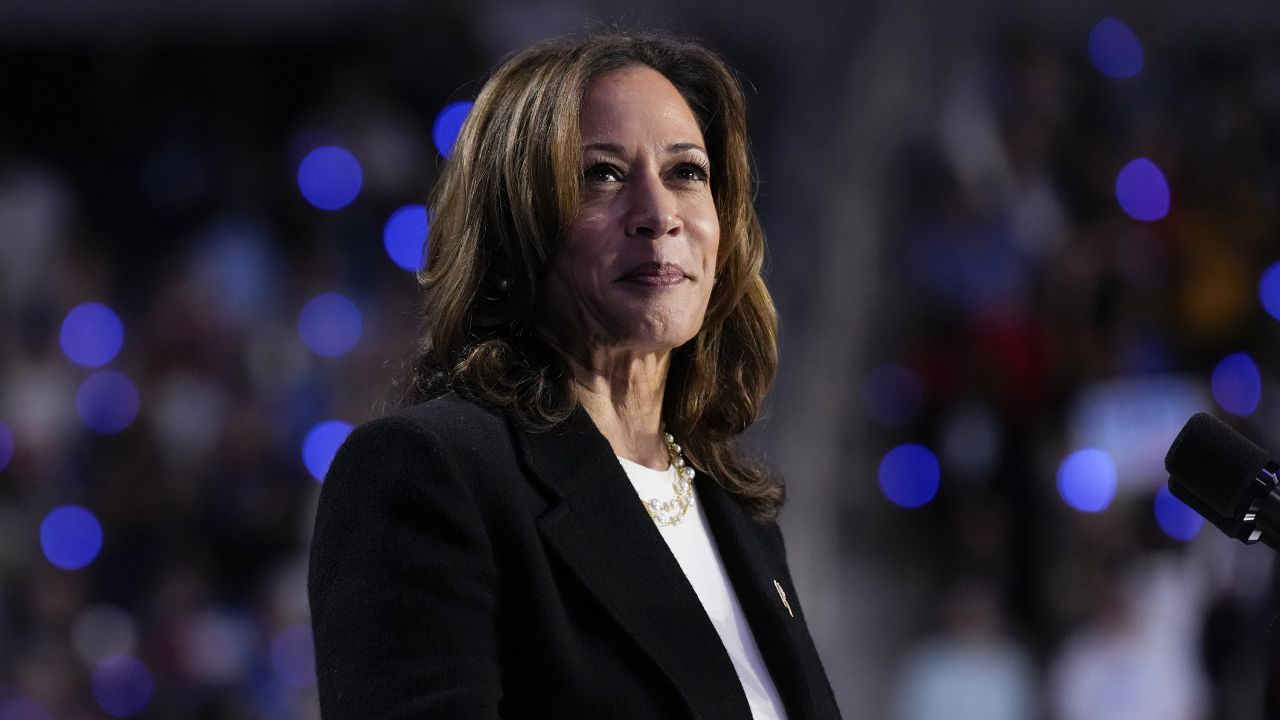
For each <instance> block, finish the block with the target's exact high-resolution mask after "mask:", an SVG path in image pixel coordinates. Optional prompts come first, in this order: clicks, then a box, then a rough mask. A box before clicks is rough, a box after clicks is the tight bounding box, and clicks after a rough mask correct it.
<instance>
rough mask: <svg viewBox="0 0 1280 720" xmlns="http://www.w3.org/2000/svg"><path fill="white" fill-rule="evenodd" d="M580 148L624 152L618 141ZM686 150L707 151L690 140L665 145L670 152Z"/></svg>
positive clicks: (614, 152) (616, 153)
mask: <svg viewBox="0 0 1280 720" xmlns="http://www.w3.org/2000/svg"><path fill="white" fill-rule="evenodd" d="M582 149H583V151H587V150H597V151H600V152H607V153H613V154H614V155H622V154H623V153H624V152H626V151H625V149H624V148H623V147H622V146H621V145H619V144H618V143H590V144H587V145H583V146H582ZM687 150H698V151H700V152H702V153H703V154H706V152H707V149H706V148H704V147H702V146H701V145H699V144H698V143H691V142H682V143H675V144H674V145H670V146H668V147H667V152H668V153H671V154H675V153H681V152H685V151H687Z"/></svg>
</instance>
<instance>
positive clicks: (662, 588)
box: [515, 406, 808, 718]
mask: <svg viewBox="0 0 1280 720" xmlns="http://www.w3.org/2000/svg"><path fill="white" fill-rule="evenodd" d="M515 435H516V442H517V445H518V446H519V447H520V448H521V451H522V452H523V454H524V456H525V458H526V460H527V462H528V465H529V469H530V470H531V471H532V472H533V474H534V475H535V476H536V477H537V478H538V479H539V480H540V481H541V482H542V483H543V484H544V485H546V486H547V487H548V488H549V489H550V490H551V491H552V493H554V494H555V495H556V496H557V497H558V499H559V502H556V503H553V504H552V505H551V507H550V508H549V509H548V510H547V511H546V512H544V513H543V514H542V515H541V516H539V517H538V519H537V525H538V529H539V532H540V533H541V534H542V536H543V538H544V539H545V540H546V541H547V543H548V544H549V545H550V546H551V547H552V548H554V550H555V552H556V553H558V554H559V555H560V557H561V558H562V559H563V560H564V562H565V563H566V564H567V565H568V566H569V567H570V568H571V569H572V570H573V572H574V573H575V574H576V575H577V576H578V577H579V578H580V579H581V580H582V582H583V584H584V585H586V587H587V588H588V589H589V590H590V591H591V593H592V594H594V595H595V596H596V598H597V599H598V600H599V602H600V603H601V604H602V605H603V606H604V607H605V608H606V610H607V611H608V612H609V613H610V614H611V615H612V616H613V618H614V620H615V621H616V622H617V623H618V624H619V625H620V626H621V627H622V628H623V629H624V630H625V631H626V633H627V634H628V635H630V636H631V637H632V638H633V639H634V640H635V642H636V643H637V644H638V645H639V646H640V647H641V648H642V649H643V650H644V652H646V653H647V654H648V655H649V656H650V657H652V658H653V659H654V660H655V661H656V663H657V665H658V666H659V667H660V668H661V669H662V670H663V671H664V672H665V673H666V675H667V677H668V678H669V679H670V680H671V682H672V683H673V684H674V685H675V686H676V687H677V688H678V689H679V691H680V693H681V695H683V697H684V698H685V700H686V701H687V703H688V704H689V706H690V707H691V708H692V709H693V710H694V714H695V715H696V716H698V717H704V718H719V717H724V718H742V717H750V708H749V706H748V705H747V701H746V696H745V695H744V694H743V693H742V691H741V684H740V682H739V681H738V678H737V673H736V672H735V671H734V669H733V664H732V661H730V660H729V656H728V653H727V652H726V651H725V649H724V645H723V643H722V642H721V641H720V637H719V635H718V634H717V633H716V630H715V627H714V626H713V625H712V624H711V621H710V620H709V619H708V618H707V615H706V613H705V612H704V611H703V610H702V606H701V602H700V601H699V600H698V597H697V594H696V593H695V592H694V590H693V587H692V586H691V585H690V584H689V581H688V579H687V578H686V577H685V575H684V572H683V571H682V570H681V568H680V565H679V564H678V563H677V562H676V560H675V557H674V556H673V555H672V554H671V551H670V548H668V547H667V544H666V542H665V541H664V540H663V539H662V535H661V533H660V532H659V531H658V528H657V527H656V526H655V525H654V523H653V520H652V519H650V518H649V515H648V514H647V513H646V512H645V511H644V508H643V507H642V506H641V504H640V502H639V501H638V500H637V498H636V495H635V490H634V489H633V488H632V486H631V484H630V482H629V481H628V480H627V477H626V473H625V472H624V471H623V469H622V467H621V465H620V464H619V463H618V461H617V458H616V456H615V455H614V453H613V449H612V447H611V446H610V445H609V442H608V441H607V440H606V439H605V438H604V436H603V435H601V434H600V432H599V431H598V430H597V429H596V427H595V424H594V423H593V422H592V421H591V418H590V416H589V415H588V414H587V413H586V411H585V410H584V409H583V408H582V407H581V406H579V407H578V408H577V409H576V410H575V411H574V413H573V415H572V416H570V418H569V419H568V420H567V421H566V422H564V423H562V424H561V425H560V426H558V427H557V428H555V429H553V430H551V431H548V432H545V433H538V434H530V433H523V432H517V433H515ZM700 479H701V482H700V483H698V484H697V490H698V496H699V499H700V500H701V501H702V504H703V509H704V512H705V513H706V515H707V520H708V523H709V524H710V526H711V531H712V533H713V535H714V537H715V540H716V543H717V545H718V546H719V549H720V554H721V557H722V558H723V560H724V563H725V568H726V571H727V572H728V573H729V576H730V580H731V582H732V583H733V585H734V588H735V590H736V592H737V595H738V598H739V602H740V603H741V604H742V607H743V611H744V612H745V613H746V614H747V616H748V621H749V623H750V625H751V628H752V630H753V632H754V634H755V637H756V642H757V644H758V645H759V646H760V650H761V654H762V655H763V656H764V657H765V661H766V664H767V665H768V667H769V671H770V674H771V675H772V677H773V680H774V683H775V684H776V685H777V686H778V691H779V694H780V695H782V696H783V699H784V703H785V704H786V705H787V710H788V713H789V714H790V716H791V717H793V718H798V717H805V716H807V714H808V713H806V712H803V711H801V708H800V707H797V706H796V705H797V700H796V699H795V698H796V695H797V692H799V693H801V694H803V693H804V687H803V683H804V678H803V670H802V669H801V667H800V666H799V658H798V657H797V655H796V649H795V647H794V646H793V643H794V642H795V640H796V635H795V633H796V632H799V633H803V632H805V631H804V628H803V625H802V624H801V621H800V618H799V617H798V616H797V617H795V618H794V619H793V618H790V617H788V615H787V611H786V609H785V608H784V607H783V605H782V603H781V600H780V597H779V595H778V592H777V591H776V589H775V587H774V585H773V581H774V580H775V579H777V580H779V581H784V578H785V573H784V572H783V571H784V570H785V564H784V563H785V561H784V560H783V559H782V558H781V557H780V556H779V557H770V554H769V552H768V549H767V547H766V544H765V542H764V535H762V533H766V532H768V531H767V530H766V529H765V528H757V527H756V526H753V525H752V524H751V523H750V521H749V520H748V519H747V518H746V516H745V515H744V514H743V513H742V511H741V510H740V509H739V508H737V507H736V501H735V500H734V499H733V498H732V496H730V495H729V494H728V493H727V492H725V491H724V490H723V489H721V488H720V487H719V486H718V485H716V483H715V481H714V480H713V479H711V478H710V477H707V476H705V475H702V476H700ZM779 550H780V548H779ZM786 589H787V590H788V591H790V590H791V588H790V587H787V588H786ZM788 621H790V622H789V624H788ZM726 685H730V686H731V687H733V688H736V689H737V690H738V691H737V692H728V693H726Z"/></svg>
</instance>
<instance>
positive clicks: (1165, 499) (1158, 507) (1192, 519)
mask: <svg viewBox="0 0 1280 720" xmlns="http://www.w3.org/2000/svg"><path fill="white" fill-rule="evenodd" d="M1155 512H1156V523H1158V524H1159V525H1160V529H1161V530H1163V531H1164V534H1165V535H1168V536H1169V537H1171V538H1173V539H1174V540H1181V541H1183V542H1187V541H1188V540H1191V539H1192V538H1194V537H1195V536H1196V533H1199V532H1200V527H1201V526H1203V525H1204V518H1202V517H1200V516H1199V515H1198V514H1196V511H1195V510H1192V509H1191V508H1189V507H1187V506H1186V504H1184V503H1183V502H1182V501H1181V500H1179V499H1178V498H1176V497H1174V496H1173V493H1171V492H1169V488H1160V492H1158V493H1156V501H1155Z"/></svg>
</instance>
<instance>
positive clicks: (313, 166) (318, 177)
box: [298, 145, 364, 210]
mask: <svg viewBox="0 0 1280 720" xmlns="http://www.w3.org/2000/svg"><path fill="white" fill-rule="evenodd" d="M363 180H364V175H363V173H362V172H361V170H360V161H359V160H356V156H355V155H352V154H351V153H349V152H347V151H346V150H344V149H343V148H340V147H338V146H337V145H325V146H323V147H318V148H316V149H315V150H312V151H311V152H309V153H307V156H306V157H304V158H302V162H301V163H299V164H298V189H299V190H301V191H302V196H303V197H304V198H306V199H307V202H309V203H311V204H312V205H314V206H316V207H317V208H320V209H321V210H341V209H342V208H344V207H346V206H348V205H350V204H351V201H353V200H355V199H356V195H359V194H360V185H361V183H362V182H363Z"/></svg>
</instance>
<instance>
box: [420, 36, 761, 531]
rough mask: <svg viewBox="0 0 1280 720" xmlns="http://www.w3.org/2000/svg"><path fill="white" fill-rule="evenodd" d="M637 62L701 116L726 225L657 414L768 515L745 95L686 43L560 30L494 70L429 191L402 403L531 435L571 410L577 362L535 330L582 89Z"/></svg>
mask: <svg viewBox="0 0 1280 720" xmlns="http://www.w3.org/2000/svg"><path fill="white" fill-rule="evenodd" d="M637 65H646V66H648V67H651V68H653V69H654V70H657V71H658V72H660V73H662V74H663V75H664V76H666V78H667V79H668V80H670V81H671V83H672V84H673V85H675V87H676V88H677V89H678V90H679V91H680V93H681V94H682V95H683V96H684V98H685V100H686V101H687V102H688V103H689V107H690V108H691V109H692V110H693V113H694V115H695V117H696V118H697V120H698V122H699V123H700V125H701V126H702V131H703V136H704V138H705V140H706V143H707V152H708V154H709V155H710V158H711V168H712V170H711V189H712V193H713V197H714V200H715V207H716V212H717V215H718V216H719V221H720V244H719V252H718V256H717V258H716V274H717V277H718V281H717V283H716V284H715V286H714V288H713V289H712V291H711V299H710V302H709V304H708V307H707V314H706V317H705V319H704V321H703V325H702V329H701V330H700V331H699V332H698V334H697V336H696V337H694V338H693V339H692V340H690V341H689V342H687V343H685V344H684V345H682V346H680V347H679V348H677V349H676V350H675V351H674V352H673V353H672V358H671V363H670V367H669V371H668V377H667V384H666V394H665V397H664V399H663V420H664V422H665V423H666V427H667V430H668V432H670V433H672V434H673V435H675V436H676V437H677V438H680V442H681V445H682V446H683V448H684V452H685V455H686V457H687V458H688V459H689V461H690V462H691V463H693V464H694V465H695V466H696V467H698V468H700V469H702V470H704V471H705V472H707V473H708V474H710V475H711V476H712V477H714V478H716V480H717V481H719V482H720V484H721V485H722V486H724V487H725V488H726V489H727V490H729V491H730V492H732V493H734V494H735V495H737V496H738V497H739V498H740V499H741V500H742V501H743V502H744V503H745V504H746V506H747V509H748V510H749V512H750V514H751V516H752V517H753V519H755V520H756V521H758V522H762V523H764V522H768V521H770V520H772V519H774V518H775V517H776V515H777V513H778V510H779V509H780V508H781V506H782V503H783V500H784V495H785V493H784V489H783V486H782V483H781V481H780V480H779V479H778V478H777V477H776V476H775V475H774V474H772V473H770V472H769V471H767V470H766V469H764V468H763V467H761V466H759V465H757V464H755V463H753V462H750V461H749V460H747V459H746V458H745V457H743V455H742V453H741V452H740V451H739V450H738V449H737V447H736V443H735V441H736V438H737V437H738V435H740V434H741V433H742V432H743V431H744V430H746V429H747V427H748V426H750V425H751V423H753V422H754V421H755V420H756V418H757V415H758V414H759V412H760V408H761V403H762V401H763V399H764V396H765V393H766V392H767V391H768V389H769V386H770V385H771V384H772V382H773V378H774V375H775V373H776V371H777V365H778V352H777V330H778V327H777V314H776V312H775V311H774V307H773V301H772V299H771V298H770V297H769V292H768V290H767V289H766V288H765V285H764V281H763V279H762V278H761V275H760V271H761V266H762V264H763V261H764V231H763V229H762V228H761V226H760V221H759V218H758V217H757V216H756V212H755V207H754V206H753V199H754V192H755V183H754V179H753V176H752V168H751V159H750V152H749V149H748V143H747V133H746V110H745V103H744V101H743V96H742V89H741V87H740V86H739V84H738V81H737V79H736V77H735V75H734V73H733V72H732V71H731V70H730V69H729V67H728V66H727V65H726V64H725V62H724V61H723V60H722V59H721V58H720V57H719V56H718V55H716V54H715V53H714V52H712V51H710V50H708V49H707V48H705V47H703V46H701V45H699V44H697V43H695V42H692V41H688V40H682V39H675V38H669V37H664V36H654V35H633V34H623V33H608V34H598V35H592V36H588V37H584V38H567V39H560V40H553V41H549V42H544V43H540V44H538V45H535V46H533V47H530V48H528V49H526V50H524V51H522V52H519V53H517V54H515V55H513V56H511V57H510V58H509V59H507V60H506V62H504V63H503V64H502V65H501V67H499V68H498V70H497V71H496V72H495V73H494V74H493V75H492V77H491V78H490V79H489V81H488V82H487V83H486V84H485V86H484V88H483V89H482V90H481V91H480V95H479V97H477V98H476V101H475V105H474V106H473V107H472V109H471V112H470V114H469V115H468V117H467V120H466V122H465V123H464V124H463V127H462V130H461V132H460V133H459V135H458V139H457V141H456V143H455V145H454V147H453V151H452V154H451V156H450V158H449V160H448V161H447V162H446V163H445V166H444V168H443V171H442V174H441V176H440V179H439V181H438V182H437V184H436V186H435V189H434V191H433V194H432V196H431V201H430V206H431V223H430V230H429V234H428V239H427V242H428V248H429V249H428V252H427V263H426V267H425V269H424V270H423V271H422V272H421V273H420V274H419V276H418V281H419V285H420V286H421V288H422V291H423V306H422V310H423V328H422V335H421V338H420V340H419V342H418V345H417V348H416V355H415V358H414V360H413V364H412V368H411V371H410V374H409V377H408V378H407V380H406V382H405V383H404V392H403V396H402V398H401V400H402V402H404V403H406V404H408V403H412V402H417V401H421V400H424V399H427V398H430V397H434V396H437V395H440V394H442V393H444V392H448V391H450V390H452V391H456V392H458V393H459V394H461V395H464V396H466V397H469V398H472V399H474V400H477V401H480V402H484V403H486V404H488V405H491V406H494V407H497V408H500V409H502V410H504V411H506V412H508V413H509V414H510V415H511V417H512V418H513V419H514V420H515V422H516V424H517V425H518V426H520V427H522V428H523V429H526V430H529V431H533V432H540V431H545V430H547V429H549V428H551V427H553V426H555V425H556V424H558V423H560V422H562V421H563V420H564V419H565V418H567V417H568V416H569V415H570V413H572V412H573V410H574V408H575V406H576V404H577V400H576V397H575V395H574V392H573V389H572V380H573V377H572V372H571V370H570V369H569V366H568V364H567V362H566V361H565V360H564V358H562V357H561V356H560V355H559V354H558V353H557V352H556V351H554V350H553V349H552V348H551V347H550V346H548V345H547V344H546V343H545V342H543V341H542V339H541V338H540V337H539V334H538V333H537V332H536V331H535V329H534V328H533V323H534V309H535V308H536V307H537V303H538V299H539V292H540V290H541V288H542V283H543V279H544V278H545V277H546V274H547V270H548V267H549V265H550V262H551V259H552V257H553V256H554V255H555V252H556V250H557V248H558V247H559V246H560V243H561V241H562V239H563V238H564V236H565V234H566V232H567V230H568V227H569V225H570V223H571V222H572V221H573V219H574V218H575V217H576V216H577V214H578V210H579V207H580V183H581V180H582V149H581V137H580V132H579V125H578V120H579V118H578V113H579V108H580V106H581V104H582V98H583V96H584V95H585V92H586V89H587V86H588V85H589V84H590V83H591V81H592V80H594V79H595V78H597V77H599V76H601V75H603V74H605V73H608V72H610V71H613V70H618V69H622V68H626V67H632V66H637Z"/></svg>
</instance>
